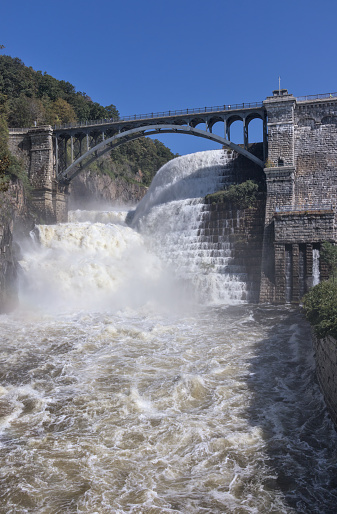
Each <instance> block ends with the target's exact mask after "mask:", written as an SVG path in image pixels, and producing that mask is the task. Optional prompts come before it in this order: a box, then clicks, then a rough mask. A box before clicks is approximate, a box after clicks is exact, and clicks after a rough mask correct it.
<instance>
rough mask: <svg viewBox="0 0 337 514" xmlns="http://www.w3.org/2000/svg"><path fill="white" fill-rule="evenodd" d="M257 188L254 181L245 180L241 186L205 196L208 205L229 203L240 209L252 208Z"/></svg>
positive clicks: (230, 187)
mask: <svg viewBox="0 0 337 514" xmlns="http://www.w3.org/2000/svg"><path fill="white" fill-rule="evenodd" d="M258 189H259V186H258V184H257V183H256V182H255V181H254V180H246V182H242V183H241V184H236V185H231V186H229V187H228V189H225V190H223V191H217V192H216V193H213V194H210V195H207V196H206V201H207V202H208V203H223V202H229V203H232V204H233V205H235V206H236V207H238V208H240V209H247V208H249V207H253V206H254V203H255V201H256V195H257V192H258Z"/></svg>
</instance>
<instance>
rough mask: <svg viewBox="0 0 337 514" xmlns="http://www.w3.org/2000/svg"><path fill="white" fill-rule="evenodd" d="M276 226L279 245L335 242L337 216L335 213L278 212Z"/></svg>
mask: <svg viewBox="0 0 337 514" xmlns="http://www.w3.org/2000/svg"><path fill="white" fill-rule="evenodd" d="M274 226H275V228H274V230H275V232H274V233H275V242H278V243H281V242H282V243H285V244H287V243H320V242H323V241H334V231H335V215H334V212H333V211H310V210H309V211H304V212H300V211H294V212H276V213H275V215H274Z"/></svg>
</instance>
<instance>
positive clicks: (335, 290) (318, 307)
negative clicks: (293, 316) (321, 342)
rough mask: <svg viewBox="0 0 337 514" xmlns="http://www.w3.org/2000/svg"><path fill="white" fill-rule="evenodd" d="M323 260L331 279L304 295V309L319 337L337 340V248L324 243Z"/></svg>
mask: <svg viewBox="0 0 337 514" xmlns="http://www.w3.org/2000/svg"><path fill="white" fill-rule="evenodd" d="M321 258H322V259H323V260H324V262H325V263H326V264H327V265H328V267H329V270H330V278H329V280H325V281H324V282H321V283H320V284H318V285H317V286H315V287H313V288H312V289H310V291H309V292H308V293H307V294H306V295H304V297H303V299H302V302H303V308H304V312H305V316H306V318H307V320H308V321H309V322H310V323H311V325H312V326H313V328H314V331H315V334H316V335H317V337H320V338H323V337H325V336H327V335H331V336H333V337H334V338H336V339H337V281H336V280H335V279H336V275H337V246H334V245H332V244H331V243H328V242H325V243H323V245H322V249H321Z"/></svg>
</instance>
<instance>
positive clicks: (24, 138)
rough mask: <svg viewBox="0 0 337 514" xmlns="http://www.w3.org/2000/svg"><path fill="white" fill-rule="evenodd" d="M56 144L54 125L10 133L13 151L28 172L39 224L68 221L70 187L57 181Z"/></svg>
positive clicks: (32, 199)
mask: <svg viewBox="0 0 337 514" xmlns="http://www.w3.org/2000/svg"><path fill="white" fill-rule="evenodd" d="M54 144H55V142H54V138H53V129H52V127H51V126H50V125H45V126H41V127H37V128H29V129H12V131H11V130H10V138H9V146H10V150H11V152H12V153H13V154H14V155H15V156H16V157H18V159H19V160H20V161H21V162H22V163H23V165H24V167H25V168H26V171H27V174H28V177H29V182H30V185H31V192H30V196H31V201H32V210H33V211H34V214H35V216H36V219H37V222H38V223H58V222H63V221H67V219H68V186H65V185H62V184H60V183H59V182H58V181H57V180H56V168H55V152H54Z"/></svg>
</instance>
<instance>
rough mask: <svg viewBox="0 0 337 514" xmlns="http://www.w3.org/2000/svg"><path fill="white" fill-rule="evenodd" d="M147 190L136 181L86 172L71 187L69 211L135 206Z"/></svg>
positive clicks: (76, 178) (78, 176)
mask: <svg viewBox="0 0 337 514" xmlns="http://www.w3.org/2000/svg"><path fill="white" fill-rule="evenodd" d="M146 190H147V188H146V187H145V186H144V185H142V184H141V183H138V182H137V181H136V180H134V181H132V182H131V181H127V180H125V179H124V178H122V177H115V178H112V177H110V176H109V175H105V174H103V173H97V172H93V171H84V172H82V173H81V174H80V175H77V177H75V178H74V180H73V181H72V182H71V186H70V196H69V209H70V210H74V209H88V208H89V209H90V207H96V208H97V207H100V206H103V205H108V204H110V205H111V204H113V205H132V204H133V205H134V204H135V203H137V202H139V200H141V199H142V198H143V196H144V195H145V193H146Z"/></svg>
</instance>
